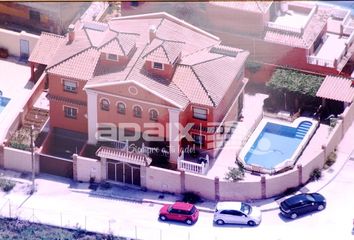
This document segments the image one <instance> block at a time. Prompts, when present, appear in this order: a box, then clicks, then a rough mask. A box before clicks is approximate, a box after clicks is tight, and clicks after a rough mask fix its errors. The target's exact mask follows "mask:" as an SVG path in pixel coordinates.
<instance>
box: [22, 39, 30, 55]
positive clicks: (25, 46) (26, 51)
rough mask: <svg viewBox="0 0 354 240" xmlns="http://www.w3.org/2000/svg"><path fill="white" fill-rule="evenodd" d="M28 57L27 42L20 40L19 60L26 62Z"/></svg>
mask: <svg viewBox="0 0 354 240" xmlns="http://www.w3.org/2000/svg"><path fill="white" fill-rule="evenodd" d="M28 57H29V42H28V41H27V40H23V39H20V58H21V59H23V60H27V59H28Z"/></svg>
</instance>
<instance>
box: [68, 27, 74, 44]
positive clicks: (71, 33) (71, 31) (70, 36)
mask: <svg viewBox="0 0 354 240" xmlns="http://www.w3.org/2000/svg"><path fill="white" fill-rule="evenodd" d="M74 39H75V26H74V24H70V25H69V27H68V43H72V42H73V41H74Z"/></svg>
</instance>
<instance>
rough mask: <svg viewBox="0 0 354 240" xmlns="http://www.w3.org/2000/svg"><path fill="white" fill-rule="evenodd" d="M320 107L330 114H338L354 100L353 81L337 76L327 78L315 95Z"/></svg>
mask: <svg viewBox="0 0 354 240" xmlns="http://www.w3.org/2000/svg"><path fill="white" fill-rule="evenodd" d="M316 96H317V97H320V98H322V99H323V100H322V105H323V106H327V108H330V111H331V113H332V114H340V113H342V112H343V110H344V108H345V107H346V106H348V105H350V104H351V103H352V102H353V99H354V80H353V79H349V78H343V77H338V76H327V77H326V78H325V80H324V81H323V83H322V85H321V87H320V88H319V89H318V91H317V93H316Z"/></svg>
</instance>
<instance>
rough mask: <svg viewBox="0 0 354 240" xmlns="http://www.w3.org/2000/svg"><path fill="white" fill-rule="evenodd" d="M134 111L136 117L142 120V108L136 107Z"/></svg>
mask: <svg viewBox="0 0 354 240" xmlns="http://www.w3.org/2000/svg"><path fill="white" fill-rule="evenodd" d="M133 111H134V117H137V118H141V116H142V110H141V108H140V107H139V106H135V107H134V108H133Z"/></svg>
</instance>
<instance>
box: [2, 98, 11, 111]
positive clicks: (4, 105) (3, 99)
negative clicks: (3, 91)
mask: <svg viewBox="0 0 354 240" xmlns="http://www.w3.org/2000/svg"><path fill="white" fill-rule="evenodd" d="M10 100H11V99H10V98H7V97H1V96H0V113H1V112H2V110H4V108H5V107H6V105H7V104H8V103H9V102H10Z"/></svg>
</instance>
